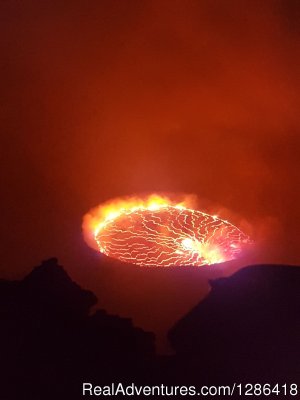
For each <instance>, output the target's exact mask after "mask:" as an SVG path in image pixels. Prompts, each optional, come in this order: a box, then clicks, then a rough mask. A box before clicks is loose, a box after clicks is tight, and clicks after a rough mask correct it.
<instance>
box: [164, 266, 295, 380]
mask: <svg viewBox="0 0 300 400" xmlns="http://www.w3.org/2000/svg"><path fill="white" fill-rule="evenodd" d="M211 285H212V289H211V293H210V294H209V296H208V297H207V298H206V299H205V300H204V301H203V302H202V303H200V304H199V305H198V306H197V307H195V308H194V309H193V310H192V311H191V312H190V313H189V314H188V315H187V316H186V317H185V318H184V319H182V320H181V321H179V322H178V323H177V324H176V326H175V327H174V328H173V330H172V331H171V332H170V333H169V339H170V341H171V343H172V345H173V347H174V348H175V349H176V352H177V355H178V357H181V358H182V359H185V360H188V361H185V365H187V363H188V364H190V365H191V366H193V368H192V370H195V369H196V368H197V366H198V369H199V368H200V367H201V365H203V364H204V365H206V367H207V371H211V372H212V377H213V379H215V380H216V377H222V379H223V381H225V382H226V381H227V382H228V381H229V380H231V381H235V380H236V378H237V377H239V378H240V379H244V380H245V381H251V380H252V381H253V380H257V378H259V380H258V381H259V382H262V381H266V382H268V381H270V380H272V381H275V382H278V381H279V382H280V381H282V380H283V381H284V380H287V381H289V380H294V379H295V378H296V377H297V378H298V382H299V378H300V269H299V268H298V267H288V266H253V267H247V268H245V269H242V270H240V271H238V272H237V273H235V274H234V275H233V276H231V277H230V278H222V279H218V280H216V281H213V282H211Z"/></svg>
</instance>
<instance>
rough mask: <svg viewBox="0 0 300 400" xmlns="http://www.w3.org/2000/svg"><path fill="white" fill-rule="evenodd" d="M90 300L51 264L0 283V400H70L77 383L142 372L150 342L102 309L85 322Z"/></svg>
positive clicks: (148, 336)
mask: <svg viewBox="0 0 300 400" xmlns="http://www.w3.org/2000/svg"><path fill="white" fill-rule="evenodd" d="M96 301H97V299H96V297H95V295H94V294H93V293H91V292H89V291H87V290H83V289H81V288H80V287H79V286H78V285H77V284H76V283H75V282H73V281H72V280H71V279H70V278H69V276H68V274H67V273H66V272H65V271H64V270H63V268H62V267H61V266H59V265H58V263H57V260H56V259H55V258H53V259H50V260H47V261H45V262H43V263H42V264H41V265H40V266H38V267H36V268H35V269H34V270H33V271H32V272H31V273H30V274H29V275H28V276H27V277H25V279H24V280H22V281H20V282H7V281H0V310H1V332H0V346H1V377H2V378H3V382H4V384H3V386H2V387H1V396H4V397H0V398H1V399H3V400H4V399H15V398H16V399H17V398H26V399H48V398H49V399H50V398H52V399H53V398H55V399H65V398H74V399H76V398H80V394H81V385H82V382H83V381H84V380H85V379H86V380H87V381H90V380H92V379H93V378H94V379H95V381H97V378H99V375H100V376H101V379H104V381H105V382H111V381H113V380H114V379H116V377H118V376H119V379H121V377H124V378H126V376H128V377H132V378H131V379H133V377H134V375H135V373H136V372H137V371H138V372H139V373H140V372H141V371H142V368H140V367H139V368H138V367H137V366H139V365H140V364H143V362H144V360H147V359H149V360H151V357H153V354H154V335H153V334H151V333H147V332H144V331H142V330H141V329H138V328H135V327H133V325H132V322H131V320H129V319H124V318H120V317H117V316H111V315H108V314H107V313H106V312H105V311H103V310H98V311H97V312H96V313H95V314H94V315H92V316H89V310H90V308H91V307H92V306H93V305H94V304H95V303H96ZM124 370H125V371H126V374H124ZM136 370H137V371H136ZM53 396H54V397H53Z"/></svg>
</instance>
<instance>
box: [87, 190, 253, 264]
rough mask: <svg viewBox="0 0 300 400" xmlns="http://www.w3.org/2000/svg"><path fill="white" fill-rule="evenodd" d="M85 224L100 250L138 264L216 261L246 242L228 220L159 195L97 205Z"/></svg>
mask: <svg viewBox="0 0 300 400" xmlns="http://www.w3.org/2000/svg"><path fill="white" fill-rule="evenodd" d="M88 225H89V229H92V232H93V238H94V240H95V241H96V243H97V245H98V248H99V250H100V252H102V253H104V254H106V255H107V256H109V257H112V258H116V259H119V260H121V261H123V262H127V263H132V264H137V265H141V266H163V267H169V266H201V265H208V264H216V263H221V262H224V261H229V260H233V259H235V258H237V256H238V255H239V254H240V253H241V251H242V247H243V246H244V245H245V244H249V243H250V242H251V241H250V239H249V237H248V236H247V235H246V234H244V233H243V232H242V231H241V230H240V229H238V228H237V227H236V226H234V225H233V224H231V223H229V222H228V221H225V220H223V219H221V218H218V217H217V216H215V215H209V214H206V213H204V212H201V211H197V210H193V209H190V208H187V207H186V206H185V205H184V203H180V204H175V203H172V202H171V201H170V200H168V199H166V198H163V197H159V196H151V197H150V198H148V199H147V200H146V201H143V200H140V199H139V200H137V199H133V200H123V201H121V202H120V201H119V202H118V203H117V204H110V205H105V206H103V207H101V206H100V208H99V209H97V212H94V215H93V216H91V215H90V216H89V220H88Z"/></svg>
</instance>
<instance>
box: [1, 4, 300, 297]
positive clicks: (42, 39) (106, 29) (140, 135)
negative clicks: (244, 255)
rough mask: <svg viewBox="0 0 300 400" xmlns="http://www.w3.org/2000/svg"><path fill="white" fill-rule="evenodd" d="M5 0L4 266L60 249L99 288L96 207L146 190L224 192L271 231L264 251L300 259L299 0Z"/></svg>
mask: <svg viewBox="0 0 300 400" xmlns="http://www.w3.org/2000/svg"><path fill="white" fill-rule="evenodd" d="M0 7H1V9H0V16H1V17H0V18H1V22H0V29H1V34H0V43H1V108H0V112H1V142H2V143H1V158H0V160H1V169H0V177H1V187H2V193H1V210H2V217H1V219H2V221H1V222H2V223H1V277H3V278H20V277H22V276H23V275H24V274H25V273H27V272H28V271H29V270H30V269H31V267H32V266H33V265H35V264H37V263H39V261H40V260H41V259H45V258H47V257H49V256H52V255H55V256H57V257H58V258H59V259H60V262H61V263H62V264H63V265H65V267H66V269H67V270H68V271H69V272H70V273H71V275H72V276H73V277H74V279H77V280H78V281H79V282H82V284H84V285H85V286H88V287H90V288H92V289H93V290H94V291H97V282H98V281H99V280H100V278H99V276H98V274H99V264H100V261H99V258H98V256H97V254H96V253H95V254H94V252H93V250H91V249H90V248H88V247H87V246H86V244H85V243H84V242H83V240H82V236H81V221H82V216H83V214H84V213H86V212H87V211H88V210H89V209H90V208H91V207H93V206H96V205H97V204H99V203H101V202H102V201H105V200H107V199H109V198H112V197H115V196H122V195H128V194H136V193H140V192H145V191H146V192H156V191H164V192H185V193H194V194H196V195H198V196H199V198H200V199H201V198H205V199H209V201H211V202H213V203H214V204H217V205H218V206H220V207H225V208H227V209H229V210H232V211H233V212H235V213H237V214H239V215H241V216H242V217H243V218H245V219H246V220H247V221H249V222H250V223H251V225H252V227H253V228H254V236H256V237H258V236H259V237H261V236H264V235H266V236H268V238H269V239H268V240H269V242H268V244H267V245H266V250H265V252H263V254H262V255H261V257H262V258H261V261H264V262H283V263H295V264H297V263H299V262H300V259H299V249H298V237H299V231H298V224H299V215H298V210H299V181H298V176H299V126H300V116H299V90H298V85H299V26H300V21H299V2H297V1H289V0H282V1H280V0H273V1H253V0H249V1H246V0H245V1H239V0H236V1H233V0H232V1H231V0H224V1H222V0H221V1H213V0H210V1H209V0H207V1H192V0H190V1H171V0H170V1H162V0H159V1H138V0H136V1H131V0H127V1H103V0H102V1H79V0H72V1H64V2H61V1H39V0H34V1H26V2H21V1H2V2H1V5H0ZM266 232H267V234H266ZM270 232H271V233H270ZM270 237H271V238H270ZM104 269H105V270H106V267H105V268H104ZM106 272H107V273H106V277H107V276H110V274H115V273H116V272H115V271H114V272H112V271H111V270H110V269H109V267H108V268H107V271H106ZM125 276H127V275H126V274H125V273H124V274H123V275H122V278H118V279H126V278H124V277H125ZM128 279H129V278H128ZM109 285H110V284H107V286H108V287H109V289H107V290H111V286H109ZM128 285H130V283H128ZM116 286H117V287H118V285H117V284H116ZM103 296H104V295H103Z"/></svg>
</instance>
